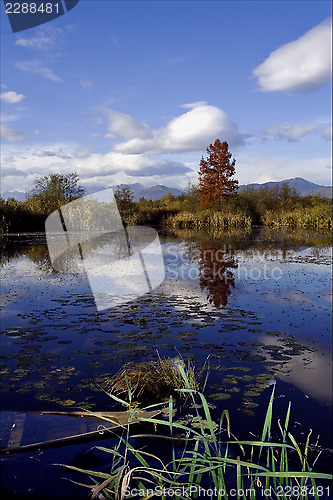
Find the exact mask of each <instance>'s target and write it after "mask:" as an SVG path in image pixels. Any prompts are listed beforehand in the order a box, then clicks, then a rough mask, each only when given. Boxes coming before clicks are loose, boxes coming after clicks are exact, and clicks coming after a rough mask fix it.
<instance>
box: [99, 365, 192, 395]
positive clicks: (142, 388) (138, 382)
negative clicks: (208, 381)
mask: <svg viewBox="0 0 333 500" xmlns="http://www.w3.org/2000/svg"><path fill="white" fill-rule="evenodd" d="M182 373H183V375H184V376H183V375H182ZM184 377H186V380H185V378H184ZM182 388H190V389H193V390H197V389H199V382H198V381H197V379H196V374H195V372H194V366H193V365H192V364H191V363H190V361H189V362H188V364H187V367H186V366H185V362H184V360H183V359H182V358H181V357H178V356H177V357H175V358H161V357H160V356H158V360H157V361H146V362H143V363H133V362H131V363H127V364H125V365H124V366H123V368H122V369H121V370H120V371H119V372H118V373H116V374H115V375H114V376H113V377H111V378H110V379H108V380H106V381H105V383H104V384H103V389H104V390H105V391H106V392H107V393H109V394H110V395H112V394H114V395H122V396H128V399H129V401H133V399H135V401H136V402H138V403H142V402H145V403H154V402H160V401H162V400H163V399H165V398H168V396H169V395H171V394H174V395H175V393H176V391H178V390H179V389H182Z"/></svg>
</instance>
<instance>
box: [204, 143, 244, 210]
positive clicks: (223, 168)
mask: <svg viewBox="0 0 333 500" xmlns="http://www.w3.org/2000/svg"><path fill="white" fill-rule="evenodd" d="M207 153H208V157H207V159H206V160H205V159H204V157H202V158H201V161H200V170H199V187H198V193H199V197H200V203H201V205H202V206H204V207H208V208H210V207H213V206H215V207H218V206H219V205H220V202H221V201H223V202H227V201H228V200H229V197H230V196H231V195H232V194H234V193H235V192H236V191H237V188H238V181H237V180H235V179H232V177H233V176H234V175H235V172H236V170H235V164H236V160H235V159H233V160H232V159H231V156H232V155H231V153H230V151H229V145H228V143H227V142H221V141H220V140H219V139H216V141H215V142H214V144H210V145H209V146H208V148H207Z"/></svg>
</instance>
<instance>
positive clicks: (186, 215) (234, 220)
mask: <svg viewBox="0 0 333 500" xmlns="http://www.w3.org/2000/svg"><path fill="white" fill-rule="evenodd" d="M251 223H252V221H251V217H249V216H248V215H247V214H246V213H243V212H239V213H232V212H222V211H211V210H200V211H198V212H188V211H184V212H179V213H178V214H176V215H174V216H172V217H170V218H169V219H168V221H167V224H168V226H169V227H172V228H174V229H177V228H180V229H182V228H192V229H203V228H209V229H210V228H223V229H228V228H235V227H251Z"/></svg>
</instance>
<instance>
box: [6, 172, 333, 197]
mask: <svg viewBox="0 0 333 500" xmlns="http://www.w3.org/2000/svg"><path fill="white" fill-rule="evenodd" d="M285 182H287V183H288V185H289V186H290V187H291V188H294V189H295V190H296V191H297V193H298V194H300V195H301V196H314V195H318V194H319V195H320V196H324V197H326V198H332V188H331V187H329V186H322V185H320V184H315V183H314V182H310V181H307V180H305V179H302V177H294V178H293V179H286V180H284V181H278V182H264V183H263V184H256V183H253V184H241V185H240V186H239V191H242V190H243V189H245V188H247V187H252V188H254V189H260V188H262V187H265V186H267V187H269V188H273V187H275V186H282V185H283V184H284V183H285ZM105 187H107V186H105ZM113 187H114V188H115V189H118V188H120V189H121V188H129V189H131V190H132V191H133V192H134V200H135V201H139V200H140V198H145V199H146V200H153V201H154V200H159V199H160V198H162V196H164V195H166V194H168V193H171V194H173V195H174V196H180V195H182V194H183V193H184V191H181V190H180V189H177V188H173V187H168V186H164V185H162V184H157V185H156V186H151V187H147V186H145V185H144V184H140V183H139V182H135V183H133V184H118V185H117V186H113ZM96 191H100V188H96V186H95V187H92V186H85V193H86V194H92V193H95V192H96ZM2 198H4V199H7V198H15V199H16V200H18V201H24V200H25V199H26V193H23V192H22V191H6V192H5V193H3V194H2Z"/></svg>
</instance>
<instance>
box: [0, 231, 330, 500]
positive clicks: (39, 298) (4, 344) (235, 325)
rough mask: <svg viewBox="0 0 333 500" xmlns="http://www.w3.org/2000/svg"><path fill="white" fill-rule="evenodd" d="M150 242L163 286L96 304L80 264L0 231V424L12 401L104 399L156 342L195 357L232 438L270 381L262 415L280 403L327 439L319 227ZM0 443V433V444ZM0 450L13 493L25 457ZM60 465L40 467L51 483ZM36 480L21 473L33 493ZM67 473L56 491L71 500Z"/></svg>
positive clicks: (59, 403) (255, 411)
mask: <svg viewBox="0 0 333 500" xmlns="http://www.w3.org/2000/svg"><path fill="white" fill-rule="evenodd" d="M161 242H162V247H163V255H164V262H165V268H166V278H165V280H164V282H163V283H162V285H160V286H159V287H158V288H157V289H156V290H154V291H153V292H152V293H150V294H148V295H145V296H143V297H141V298H139V299H137V300H135V301H134V302H131V303H128V304H123V305H121V306H119V307H117V308H114V309H108V310H106V311H103V312H97V310H96V307H95V303H94V299H93V295H92V292H91V289H90V287H89V282H88V280H87V278H86V276H85V275H70V274H59V273H56V272H55V271H54V270H53V269H52V267H51V265H50V262H49V258H48V252H47V247H46V242H45V237H44V235H41V234H40V235H11V236H8V237H7V239H6V240H5V241H4V242H3V248H2V253H1V275H2V282H3V286H2V291H1V292H2V314H1V336H0V342H1V344H0V345H1V353H0V373H1V378H0V390H1V410H2V416H3V421H6V419H8V418H9V417H8V416H10V415H14V413H12V412H16V413H15V414H17V415H19V414H20V412H23V413H26V412H32V411H64V410H66V409H68V408H73V407H75V408H76V409H77V408H82V409H93V410H111V409H112V408H114V404H113V402H112V400H111V399H110V398H108V396H107V395H106V394H105V393H104V392H103V391H102V390H101V385H103V383H104V382H105V380H106V379H107V377H108V376H112V375H113V374H115V373H116V372H117V371H118V370H119V369H120V368H121V367H122V365H123V364H124V363H126V362H129V361H135V362H142V361H145V360H150V359H156V357H157V352H158V354H159V355H160V356H167V357H169V356H170V357H175V356H177V355H178V354H179V353H180V354H181V355H182V357H183V358H184V359H185V360H186V359H190V360H192V361H193V363H195V365H196V368H197V370H198V371H199V370H200V368H202V366H203V365H204V364H205V362H206V366H207V360H208V363H209V376H208V385H207V388H206V395H207V398H208V400H209V401H210V402H211V403H212V404H214V405H215V406H216V409H215V410H213V415H214V416H216V418H217V417H218V415H219V414H220V412H221V410H222V409H224V408H227V409H228V410H229V411H230V414H231V421H232V430H233V432H234V433H235V434H236V436H238V437H246V438H248V437H249V432H252V433H254V434H256V433H259V431H260V429H261V426H262V423H263V422H262V419H263V415H264V412H265V410H266V407H267V403H268V399H269V396H270V393H271V389H272V384H274V382H276V397H275V410H274V411H275V417H276V418H281V419H283V418H284V415H285V411H286V408H287V406H288V401H292V423H291V425H292V430H293V433H295V435H297V436H298V438H299V439H300V441H302V439H303V440H305V438H304V436H306V435H307V433H308V431H309V429H310V428H311V429H312V430H313V435H314V436H317V435H320V443H321V445H322V446H323V447H325V448H332V435H331V423H332V333H331V320H332V305H331V304H332V302H331V300H332V298H331V286H332V283H331V281H332V280H331V253H332V250H331V237H330V236H327V235H318V234H317V233H309V232H307V231H297V232H296V231H295V232H293V233H291V232H289V233H277V232H273V231H267V230H261V229H259V228H257V229H254V230H253V231H252V232H251V233H249V234H242V233H239V234H237V233H236V234H228V235H218V234H210V235H208V234H198V233H196V234H193V233H191V232H180V233H178V234H161ZM4 427H6V425H5V426H4ZM24 439H26V440H27V441H28V442H29V436H26V437H25V438H24ZM7 442H8V435H6V432H3V433H2V436H1V446H2V447H5V446H7ZM22 444H24V443H22ZM83 449H84V448H80V447H71V451H69V450H68V449H66V452H65V455H62V453H64V452H62V451H61V450H49V451H48V452H47V453H45V454H44V455H43V457H44V460H45V463H44V462H43V460H42V459H41V458H40V457H39V459H40V460H42V463H43V465H42V466H43V467H44V466H45V467H46V469H45V470H46V471H48V470H49V469H48V468H47V465H48V464H49V463H54V460H55V461H57V462H58V463H59V461H60V462H62V463H72V464H73V463H77V462H75V460H80V459H79V458H78V457H80V456H81V455H80V453H81V454H82V451H83ZM45 457H47V458H45ZM86 458H87V457H86ZM90 459H91V457H90ZM6 460H7V461H5V463H4V471H5V472H6V474H5V477H6V479H5V480H4V483H3V484H4V486H3V488H4V491H6V492H7V494H9V493H8V492H12V493H13V494H14V493H15V491H16V493H17V494H18V495H19V494H20V492H21V494H22V491H23V490H22V488H25V489H24V491H26V488H27V485H26V484H24V485H22V487H21V490H20V486H19V483H20V481H16V486H15V488H16V490H15V488H14V487H13V486H12V484H13V483H12V481H13V478H14V477H15V474H17V467H21V466H22V460H23V461H24V460H26V463H24V467H28V466H29V463H31V462H29V460H27V459H26V458H24V457H20V458H19V457H15V458H12V459H11V460H10V459H6ZM68 460H69V461H68ZM91 460H92V459H91ZM20 461H21V462H20ZM89 466H91V463H89ZM323 467H324V468H325V467H327V464H326V462H325V463H323ZM34 470H35V469H34ZM39 473H40V471H39ZM45 473H46V474H47V472H45ZM48 473H49V472H48ZM57 474H58V475H57ZM59 474H60V473H55V471H54V470H52V474H50V473H49V475H50V477H49V478H48V480H49V481H51V484H52V481H59V477H62V476H63V473H62V475H61V474H60V475H59ZM37 477H39V476H38V473H37V472H36V471H35V474H31V486H30V489H31V491H32V493H31V495H32V496H33V495H35V496H34V497H35V498H37V497H38V495H39V493H38V489H36V488H37V487H36V484H35V483H36V481H37ZM45 477H46V476H45ZM69 484H70V483H68V484H65V487H64V490H62V493H61V494H60V493H59V494H58V497H59V498H79V497H80V494H82V491H81V490H77V489H75V488H74V487H73V486H68V485H69ZM66 488H67V489H66ZM14 490H15V491H14ZM78 491H79V492H78ZM59 495H60V496H59ZM46 497H47V496H46ZM83 497H84V495H83V496H82V498H83ZM49 498H53V497H52V495H51V493H50V496H49Z"/></svg>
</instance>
